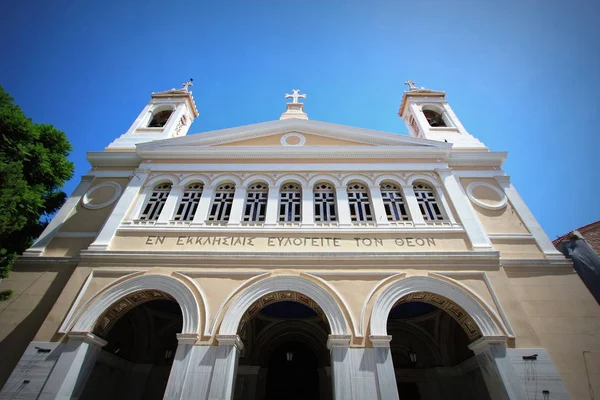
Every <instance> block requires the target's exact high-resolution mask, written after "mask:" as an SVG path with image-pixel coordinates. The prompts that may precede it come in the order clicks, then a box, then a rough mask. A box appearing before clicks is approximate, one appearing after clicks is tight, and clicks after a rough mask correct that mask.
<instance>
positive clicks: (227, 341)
mask: <svg viewBox="0 0 600 400" xmlns="http://www.w3.org/2000/svg"><path fill="white" fill-rule="evenodd" d="M217 342H219V346H235V347H237V349H238V350H239V351H242V349H243V348H244V343H242V339H240V335H217Z"/></svg>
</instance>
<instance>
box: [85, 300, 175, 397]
mask: <svg viewBox="0 0 600 400" xmlns="http://www.w3.org/2000/svg"><path fill="white" fill-rule="evenodd" d="M134 296H135V295H134ZM156 296H158V294H156ZM139 298H141V296H139V295H137V297H134V298H133V299H123V300H121V302H120V303H117V304H116V305H113V306H111V311H109V312H108V313H107V314H106V315H105V316H103V317H102V318H101V321H102V320H103V318H109V319H112V322H110V323H109V325H108V326H107V327H106V329H101V327H97V329H96V330H95V332H96V334H98V335H99V336H101V337H102V338H103V339H104V340H106V341H107V342H108V343H107V344H106V346H104V348H103V349H102V351H101V352H100V354H99V355H98V359H97V361H96V364H95V366H94V368H93V370H92V372H91V374H90V376H89V378H88V380H87V383H86V386H85V388H84V390H83V393H82V395H81V397H80V398H81V399H82V400H100V399H128V400H131V399H144V400H154V399H155V400H159V399H162V398H163V396H164V393H165V389H166V387H167V382H168V380H169V373H170V371H171V365H172V364H173V358H174V356H175V351H176V349H177V337H176V334H177V333H179V332H181V329H182V325H183V318H182V315H181V308H180V307H179V304H177V303H176V302H175V301H173V300H151V301H147V302H143V303H142V304H139V303H137V304H136V302H135V301H134V300H135V299H139ZM142 300H143V299H142ZM127 305H128V306H127ZM122 307H124V309H123V310H122V311H121V308H122ZM114 310H119V311H120V313H119V312H117V313H115V311H114Z"/></svg>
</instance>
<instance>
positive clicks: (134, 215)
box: [121, 186, 153, 224]
mask: <svg viewBox="0 0 600 400" xmlns="http://www.w3.org/2000/svg"><path fill="white" fill-rule="evenodd" d="M152 189H153V187H151V186H145V187H143V188H142V191H141V193H140V194H139V195H138V197H137V199H136V200H135V203H134V205H133V207H132V208H131V209H129V212H127V213H126V214H125V217H124V218H123V221H122V222H121V223H122V224H131V221H132V220H135V219H139V218H140V215H141V214H142V208H143V207H144V205H145V204H146V199H147V198H148V197H150V195H151V194H152Z"/></svg>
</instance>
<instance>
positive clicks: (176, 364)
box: [163, 333, 198, 400]
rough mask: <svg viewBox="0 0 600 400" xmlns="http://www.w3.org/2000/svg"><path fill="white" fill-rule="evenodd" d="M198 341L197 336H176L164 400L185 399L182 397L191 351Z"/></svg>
mask: <svg viewBox="0 0 600 400" xmlns="http://www.w3.org/2000/svg"><path fill="white" fill-rule="evenodd" d="M197 339H198V335H197V334H192V335H190V334H181V333H180V334H177V342H178V345H177V350H176V351H175V358H174V359H173V365H172V366H171V372H170V373H169V381H168V382H167V388H166V389H165V395H164V397H163V399H165V400H179V399H186V397H184V388H185V383H186V380H187V378H188V371H189V366H190V365H189V364H190V360H191V358H192V349H193V347H194V343H195V342H196V340H197Z"/></svg>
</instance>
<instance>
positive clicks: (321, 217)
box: [313, 183, 337, 222]
mask: <svg viewBox="0 0 600 400" xmlns="http://www.w3.org/2000/svg"><path fill="white" fill-rule="evenodd" d="M313 193H314V199H315V221H316V222H335V221H337V213H336V207H335V188H334V187H333V186H331V185H330V184H328V183H318V184H316V185H315V188H314V190H313Z"/></svg>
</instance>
